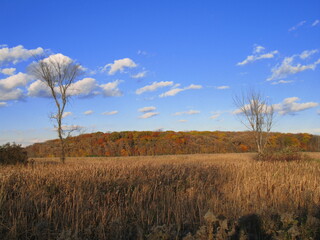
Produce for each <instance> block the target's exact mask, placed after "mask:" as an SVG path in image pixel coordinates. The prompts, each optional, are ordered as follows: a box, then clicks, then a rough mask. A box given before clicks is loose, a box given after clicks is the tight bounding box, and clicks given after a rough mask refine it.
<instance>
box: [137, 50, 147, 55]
mask: <svg viewBox="0 0 320 240" xmlns="http://www.w3.org/2000/svg"><path fill="white" fill-rule="evenodd" d="M137 54H138V55H147V54H148V53H147V52H146V51H143V50H138V52H137Z"/></svg>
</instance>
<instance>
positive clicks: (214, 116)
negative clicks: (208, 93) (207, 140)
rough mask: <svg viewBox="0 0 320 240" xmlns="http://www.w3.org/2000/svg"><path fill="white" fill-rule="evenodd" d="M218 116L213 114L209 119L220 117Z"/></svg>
mask: <svg viewBox="0 0 320 240" xmlns="http://www.w3.org/2000/svg"><path fill="white" fill-rule="evenodd" d="M220 115H221V114H220V113H216V114H213V115H212V116H210V119H217V118H218V117H220Z"/></svg>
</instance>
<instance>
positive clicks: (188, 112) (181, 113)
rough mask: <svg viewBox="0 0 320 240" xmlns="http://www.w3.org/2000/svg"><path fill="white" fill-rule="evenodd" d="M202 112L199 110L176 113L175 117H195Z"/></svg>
mask: <svg viewBox="0 0 320 240" xmlns="http://www.w3.org/2000/svg"><path fill="white" fill-rule="evenodd" d="M199 113H200V111H198V110H189V111H184V112H176V113H174V114H173V115H174V116H180V115H194V114H199Z"/></svg>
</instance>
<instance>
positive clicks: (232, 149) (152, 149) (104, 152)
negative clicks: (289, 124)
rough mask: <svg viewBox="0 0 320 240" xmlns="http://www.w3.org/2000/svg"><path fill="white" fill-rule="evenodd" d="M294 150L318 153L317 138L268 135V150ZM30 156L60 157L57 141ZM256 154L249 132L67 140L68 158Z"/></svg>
mask: <svg viewBox="0 0 320 240" xmlns="http://www.w3.org/2000/svg"><path fill="white" fill-rule="evenodd" d="M284 147H294V148H295V149H297V150H300V151H320V136H317V135H311V134H307V133H301V134H289V133H286V134H285V133H271V136H270V140H269V144H268V148H269V149H273V150H279V149H282V148H284ZM26 150H27V152H28V155H29V157H57V156H59V151H60V150H59V141H58V140H49V141H46V142H44V143H36V144H33V145H31V146H28V147H26ZM253 151H256V149H255V144H254V142H253V139H252V133H251V132H222V131H214V132H209V131H190V132H174V131H165V132H152V131H125V132H112V133H103V132H97V133H90V134H82V135H79V136H76V137H69V138H67V156H68V157H94V156H101V157H102V156H103V157H109V156H142V155H164V154H195V153H239V152H253Z"/></svg>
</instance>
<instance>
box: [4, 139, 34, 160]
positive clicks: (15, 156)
mask: <svg viewBox="0 0 320 240" xmlns="http://www.w3.org/2000/svg"><path fill="white" fill-rule="evenodd" d="M27 161H28V155H27V152H26V151H25V150H24V149H23V148H22V147H21V145H18V144H15V143H12V144H10V143H7V144H4V145H2V146H0V164H18V163H23V164H25V163H27Z"/></svg>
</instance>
